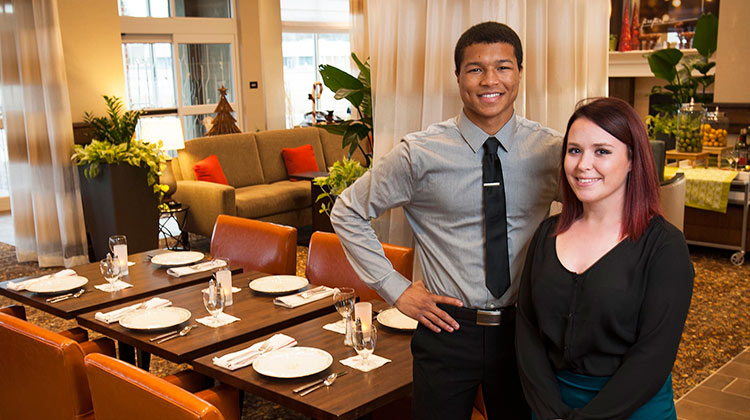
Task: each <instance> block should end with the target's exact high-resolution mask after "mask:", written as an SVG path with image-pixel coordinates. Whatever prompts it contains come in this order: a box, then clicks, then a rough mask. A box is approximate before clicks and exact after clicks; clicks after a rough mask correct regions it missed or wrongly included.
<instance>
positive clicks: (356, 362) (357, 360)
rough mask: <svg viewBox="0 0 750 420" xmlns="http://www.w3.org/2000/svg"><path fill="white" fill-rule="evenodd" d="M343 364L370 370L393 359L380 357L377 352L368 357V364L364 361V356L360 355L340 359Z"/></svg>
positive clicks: (364, 370) (363, 370) (366, 370)
mask: <svg viewBox="0 0 750 420" xmlns="http://www.w3.org/2000/svg"><path fill="white" fill-rule="evenodd" d="M339 361H340V362H341V364H342V365H345V366H349V367H351V368H354V369H357V370H361V371H362V372H369V371H371V370H373V369H377V368H379V367H381V366H383V365H384V364H386V363H389V362H390V361H391V360H390V359H386V358H385V357H380V356H378V355H376V354H371V355H370V356H368V357H367V364H366V365H365V364H363V363H362V357H361V356H359V355H356V356H352V357H349V358H347V359H344V360H339Z"/></svg>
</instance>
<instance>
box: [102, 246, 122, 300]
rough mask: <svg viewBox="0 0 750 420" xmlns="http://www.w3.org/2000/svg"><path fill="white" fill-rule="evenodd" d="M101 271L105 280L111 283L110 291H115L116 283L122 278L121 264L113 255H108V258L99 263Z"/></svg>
mask: <svg viewBox="0 0 750 420" xmlns="http://www.w3.org/2000/svg"><path fill="white" fill-rule="evenodd" d="M99 271H101V272H102V275H103V276H104V279H105V280H107V283H109V287H110V291H111V292H114V291H115V283H116V282H117V279H118V278H119V277H120V264H119V263H118V262H117V260H116V259H115V258H113V257H112V254H109V253H108V254H107V257H106V258H104V259H103V260H101V261H100V262H99Z"/></svg>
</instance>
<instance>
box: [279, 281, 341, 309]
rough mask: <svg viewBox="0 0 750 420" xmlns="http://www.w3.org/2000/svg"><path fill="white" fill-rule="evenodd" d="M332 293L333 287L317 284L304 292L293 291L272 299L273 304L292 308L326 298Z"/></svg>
mask: <svg viewBox="0 0 750 420" xmlns="http://www.w3.org/2000/svg"><path fill="white" fill-rule="evenodd" d="M332 294H333V289H332V288H330V287H326V286H318V287H315V288H313V289H310V290H305V291H304V292H299V293H295V294H293V295H289V296H281V297H277V298H275V299H274V300H273V303H274V305H279V306H283V307H285V308H289V309H293V308H296V307H298V306H302V305H304V304H306V303H311V302H315V301H316V300H320V299H323V298H327V297H329V296H331V295H332Z"/></svg>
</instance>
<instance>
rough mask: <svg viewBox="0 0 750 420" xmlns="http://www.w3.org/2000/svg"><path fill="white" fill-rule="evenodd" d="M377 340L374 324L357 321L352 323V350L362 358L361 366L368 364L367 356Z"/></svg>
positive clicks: (371, 351)
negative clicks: (363, 323)
mask: <svg viewBox="0 0 750 420" xmlns="http://www.w3.org/2000/svg"><path fill="white" fill-rule="evenodd" d="M377 341H378V329H377V328H375V325H372V324H371V325H369V326H367V325H362V324H361V323H359V322H357V323H356V324H355V325H354V350H355V351H356V352H357V354H358V355H359V357H361V358H362V366H369V365H370V361H369V360H367V357H368V356H370V355H371V354H372V353H373V352H374V351H375V343H376V342H377Z"/></svg>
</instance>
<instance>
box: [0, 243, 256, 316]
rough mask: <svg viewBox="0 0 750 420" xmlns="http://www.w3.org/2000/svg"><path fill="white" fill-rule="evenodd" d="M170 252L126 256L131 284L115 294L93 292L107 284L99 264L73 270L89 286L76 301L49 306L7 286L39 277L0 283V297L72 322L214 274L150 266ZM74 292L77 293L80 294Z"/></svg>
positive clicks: (43, 296)
mask: <svg viewBox="0 0 750 420" xmlns="http://www.w3.org/2000/svg"><path fill="white" fill-rule="evenodd" d="M164 252H169V251H166V250H162V249H158V250H151V251H146V252H140V253H137V254H131V255H129V256H128V261H131V262H134V263H135V264H133V265H131V266H130V267H128V275H127V276H124V277H121V278H120V279H121V280H122V281H125V282H127V283H130V284H132V285H133V287H128V288H126V289H122V290H119V291H116V292H104V291H101V290H98V289H96V288H94V285H98V284H106V283H107V281H106V280H105V279H104V276H103V275H102V274H101V272H100V271H99V263H98V262H95V263H90V264H83V265H79V266H77V267H74V268H73V269H74V270H75V272H76V274H77V275H79V276H82V277H86V278H87V279H88V283H86V284H85V285H83V286H81V287H80V288H79V289H83V290H84V293H83V294H82V295H81V296H80V297H77V298H71V299H66V300H63V301H61V302H57V303H50V302H48V301H47V299H49V298H50V295H46V294H39V293H32V292H29V291H27V290H12V289H9V288H8V283H9V282H11V281H13V282H17V281H24V280H28V279H32V278H34V277H39V276H28V277H22V278H18V279H13V280H8V281H4V282H2V283H0V295H3V296H5V297H8V298H10V299H13V300H16V301H18V302H21V303H23V304H25V305H29V306H32V307H34V308H37V309H39V310H41V311H44V312H47V313H49V314H52V315H55V316H57V317H60V318H63V319H71V318H74V317H76V316H78V315H80V314H82V313H86V312H90V311H98V310H101V309H104V308H109V307H111V306H114V305H118V304H121V303H126V302H132V301H134V300H137V299H142V298H145V297H149V296H153V295H156V294H159V293H164V292H168V291H170V290H175V289H180V288H183V287H187V286H191V285H194V284H196V283H203V282H205V281H206V279H207V278H209V277H211V275H212V274H213V271H211V270H209V271H205V272H201V273H197V274H191V275H187V276H183V277H174V276H171V275H169V274H167V268H168V267H165V266H161V265H156V264H151V258H152V257H153V256H154V255H158V254H160V253H164ZM231 271H232V272H233V273H241V272H242V267H240V266H232V267H231ZM79 289H76V290H79Z"/></svg>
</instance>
